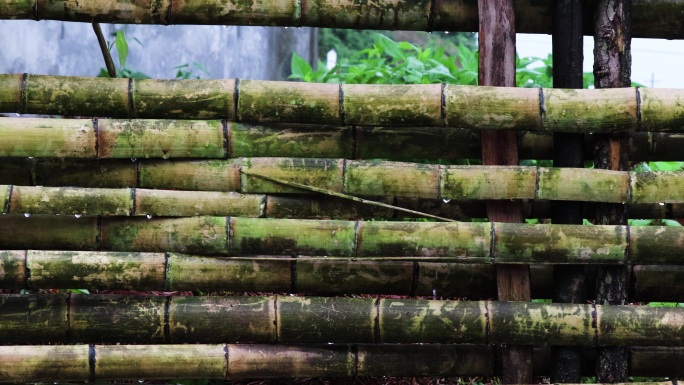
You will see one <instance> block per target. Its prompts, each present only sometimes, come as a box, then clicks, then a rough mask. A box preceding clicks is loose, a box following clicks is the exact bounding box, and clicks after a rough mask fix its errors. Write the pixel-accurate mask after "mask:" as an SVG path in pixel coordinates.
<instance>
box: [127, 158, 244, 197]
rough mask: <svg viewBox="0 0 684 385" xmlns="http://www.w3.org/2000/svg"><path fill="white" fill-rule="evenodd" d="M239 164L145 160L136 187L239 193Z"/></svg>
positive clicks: (217, 161) (205, 161) (231, 162)
mask: <svg viewBox="0 0 684 385" xmlns="http://www.w3.org/2000/svg"><path fill="white" fill-rule="evenodd" d="M238 167H239V163H236V162H233V161H230V160H228V161H226V160H202V161H185V162H183V161H178V162H176V161H145V162H141V163H140V171H139V173H138V181H139V183H138V187H143V188H156V189H169V190H205V191H240V172H239V169H238Z"/></svg>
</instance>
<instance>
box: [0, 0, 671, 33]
mask: <svg viewBox="0 0 684 385" xmlns="http://www.w3.org/2000/svg"><path fill="white" fill-rule="evenodd" d="M586 8H587V9H586V11H585V15H584V18H585V23H584V25H585V26H586V28H587V30H585V31H584V33H585V34H588V35H591V34H592V33H593V31H591V30H590V27H591V25H592V23H591V20H592V18H591V17H592V15H593V8H592V7H586ZM682 8H684V4H683V3H682V2H681V1H664V0H660V1H646V0H635V1H634V5H633V15H634V16H633V21H632V28H633V30H634V31H633V33H632V34H633V36H634V37H645V38H666V39H678V38H682V37H684V25H682V22H681V20H679V19H678V18H677V17H676V15H677V14H679V13H681V11H682ZM515 9H516V18H515V20H516V21H517V25H516V27H515V30H516V31H517V32H519V33H543V34H550V33H551V22H552V20H551V18H550V17H548V15H550V14H552V11H553V8H552V6H551V5H550V4H547V3H538V2H534V1H529V0H518V1H516V2H515ZM355 15H360V16H355ZM0 19H35V20H41V19H47V20H64V21H81V22H91V21H93V20H94V21H97V22H102V23H120V24H165V25H168V24H216V25H266V26H272V25H279V26H291V27H304V26H310V27H325V28H356V29H390V30H418V31H443V30H446V31H459V32H477V25H478V13H477V3H475V2H472V1H456V0H442V1H439V2H437V3H434V4H433V3H430V2H427V1H425V2H418V3H416V2H400V3H398V4H395V3H391V2H377V3H370V4H366V3H361V4H360V3H357V2H353V1H342V2H326V1H322V0H318V1H312V2H307V1H302V0H288V1H283V2H279V3H277V4H274V3H273V2H268V1H265V0H261V1H258V2H255V3H249V4H247V3H241V2H239V1H231V2H229V3H226V2H225V1H219V0H213V1H202V2H183V3H180V4H178V3H173V2H171V1H168V0H166V1H159V2H154V3H129V2H126V1H122V0H119V1H116V2H113V3H112V4H109V3H108V4H106V5H105V4H104V3H100V2H88V3H85V4H83V3H71V2H69V1H66V0H60V1H51V2H45V3H43V2H36V1H34V0H21V1H19V0H3V1H2V2H1V3H0Z"/></svg>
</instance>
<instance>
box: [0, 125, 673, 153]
mask: <svg viewBox="0 0 684 385" xmlns="http://www.w3.org/2000/svg"><path fill="white" fill-rule="evenodd" d="M0 139H1V140H0V158H2V157H5V158H6V157H17V158H19V157H35V158H46V157H47V158H81V159H107V158H109V159H111V158H121V159H128V158H141V159H142V158H166V159H169V158H205V159H210V158H241V157H292V158H347V159H371V158H380V159H387V160H397V161H415V160H416V159H421V160H433V161H434V160H446V159H448V160H456V159H480V158H481V156H482V153H481V148H480V133H479V131H478V130H462V129H460V128H454V127H363V126H321V125H312V124H266V125H265V124H261V125H254V124H247V123H238V122H231V121H218V120H206V121H202V120H159V119H157V120H153V119H148V120H142V119H135V120H116V119H97V118H96V119H50V118H0ZM552 139H553V138H552V136H551V135H550V134H549V133H544V132H530V131H521V132H519V133H518V144H519V147H520V157H521V159H552V157H553V154H552V147H553V146H552V145H553V140H552ZM630 144H631V146H630V159H631V160H636V161H658V160H663V161H676V160H680V159H681V151H680V149H681V147H682V146H683V145H684V134H678V133H657V132H632V133H631V134H630ZM591 145H592V138H591V136H588V137H587V139H586V140H585V147H586V148H587V151H586V153H587V154H588V153H590V152H591V151H589V150H590V148H591Z"/></svg>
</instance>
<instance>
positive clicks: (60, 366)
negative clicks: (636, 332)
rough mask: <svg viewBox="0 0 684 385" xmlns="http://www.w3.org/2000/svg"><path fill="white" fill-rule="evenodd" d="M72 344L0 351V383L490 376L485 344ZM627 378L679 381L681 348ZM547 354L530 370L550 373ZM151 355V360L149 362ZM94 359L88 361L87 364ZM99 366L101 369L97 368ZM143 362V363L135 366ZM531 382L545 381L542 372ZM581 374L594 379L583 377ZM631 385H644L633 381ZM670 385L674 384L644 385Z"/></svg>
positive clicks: (654, 351)
mask: <svg viewBox="0 0 684 385" xmlns="http://www.w3.org/2000/svg"><path fill="white" fill-rule="evenodd" d="M161 348H163V349H160V346H158V345H118V346H111V345H71V346H64V345H61V346H45V345H33V346H30V345H29V346H0V370H1V371H0V373H2V375H1V376H0V382H2V383H19V382H26V381H28V382H50V381H60V382H64V381H81V382H86V381H88V382H94V381H99V380H106V379H108V380H140V379H144V380H148V379H149V380H156V379H160V380H163V379H168V378H169V377H172V378H175V379H217V380H225V379H226V376H227V378H228V379H229V380H233V379H240V378H294V377H350V376H371V377H381V376H400V377H423V376H432V377H458V376H493V375H494V373H495V372H494V370H495V369H494V368H495V364H494V361H495V355H494V353H493V351H492V349H491V348H490V347H489V346H486V345H450V344H431V345H406V344H402V345H388V344H382V345H373V344H356V345H339V344H335V345H265V344H250V345H245V344H228V345H164V346H161ZM629 350H630V366H629V367H630V375H632V376H649V377H663V376H670V377H681V376H682V374H683V373H684V370H682V368H681V365H679V363H680V362H681V358H682V355H683V354H684V350H683V349H682V348H657V347H632V348H629ZM547 351H548V349H545V348H537V349H535V364H539V365H536V366H539V367H548V362H549V361H548V359H547V356H548V354H546V353H548V352H547ZM153 354H156V356H154V355H153ZM92 358H94V359H92ZM101 361H102V362H101ZM141 362H144V364H141ZM535 374H536V375H548V373H547V372H544V371H541V372H538V373H535ZM586 375H593V371H588V372H587V373H586ZM630 384H646V383H639V382H631V383H630ZM648 384H655V385H676V382H672V381H661V382H648ZM621 385H622V384H621Z"/></svg>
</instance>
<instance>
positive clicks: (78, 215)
mask: <svg viewBox="0 0 684 385" xmlns="http://www.w3.org/2000/svg"><path fill="white" fill-rule="evenodd" d="M74 216H75V217H76V219H78V218H80V217H82V216H83V214H75V215H74Z"/></svg>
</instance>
